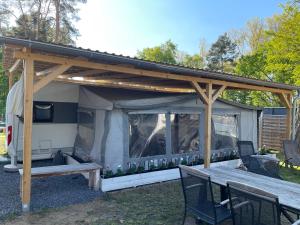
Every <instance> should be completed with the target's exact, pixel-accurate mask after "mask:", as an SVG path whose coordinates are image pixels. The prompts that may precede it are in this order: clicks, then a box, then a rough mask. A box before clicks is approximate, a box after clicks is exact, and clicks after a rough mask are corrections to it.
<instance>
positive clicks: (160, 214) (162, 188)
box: [3, 168, 300, 225]
mask: <svg viewBox="0 0 300 225" xmlns="http://www.w3.org/2000/svg"><path fill="white" fill-rule="evenodd" d="M281 175H282V176H283V177H284V179H286V180H291V181H294V182H299V183H300V171H295V170H293V169H290V168H282V169H281ZM182 215H183V195H182V191H181V185H180V182H179V181H172V182H164V183H160V184H154V185H147V186H144V187H139V188H132V189H127V190H123V191H117V192H111V193H107V194H105V195H104V196H103V197H100V198H98V199H96V200H95V201H93V202H89V203H86V204H77V205H72V206H68V207H64V208H57V209H47V210H43V211H41V212H36V213H32V214H28V215H26V214H25V215H22V216H15V215H12V216H10V218H9V219H8V220H6V221H5V222H3V224H4V225H29V224H30V225H31V224H44V225H54V224H61V225H66V224H78V225H79V224H84V225H119V224H124V225H146V224H149V225H150V224H151V225H156V224H157V225H158V224H161V225H177V224H181V221H182ZM283 220H284V219H283ZM229 224H231V223H229V222H227V223H224V224H223V225H229ZM282 224H283V225H288V224H289V223H287V222H286V221H285V220H284V221H283V223H282ZM186 225H194V220H193V219H192V218H188V220H187V223H186Z"/></svg>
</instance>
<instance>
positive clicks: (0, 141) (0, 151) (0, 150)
mask: <svg viewBox="0 0 300 225" xmlns="http://www.w3.org/2000/svg"><path fill="white" fill-rule="evenodd" d="M6 153H7V151H6V148H5V133H0V155H5V154H6Z"/></svg>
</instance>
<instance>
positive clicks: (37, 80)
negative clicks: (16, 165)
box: [0, 37, 299, 211]
mask: <svg viewBox="0 0 300 225" xmlns="http://www.w3.org/2000/svg"><path fill="white" fill-rule="evenodd" d="M0 43H1V44H2V45H4V56H5V58H4V66H5V68H6V69H7V73H8V76H9V87H12V85H13V80H14V78H13V77H14V74H15V73H16V71H19V72H23V75H24V126H23V133H24V140H23V146H24V147H23V170H24V175H23V180H22V185H21V186H22V190H21V194H22V204H23V210H24V211H28V210H29V208H30V195H31V150H32V149H31V147H32V143H31V142H32V141H31V140H32V111H33V95H34V93H36V92H38V91H39V90H40V89H42V88H43V87H45V86H46V85H47V84H49V83H50V82H52V81H59V82H64V83H76V84H82V85H93V86H106V87H116V88H126V89H136V90H147V91H155V92H174V93H191V92H196V93H197V94H198V95H199V97H200V98H201V100H202V101H203V103H204V105H205V149H204V166H205V167H209V166H210V158H211V121H212V105H213V103H214V102H215V101H216V99H217V98H218V97H219V96H220V94H221V93H222V92H223V91H224V90H225V89H235V90H255V91H264V92H271V93H274V94H275V95H277V96H278V97H279V99H280V101H281V103H282V105H283V106H285V107H286V108H287V110H288V114H287V121H286V124H287V130H288V132H287V138H290V136H291V109H292V96H293V93H294V92H295V91H298V90H299V87H296V86H292V85H286V84H280V83H273V82H268V81H262V80H256V79H249V78H244V77H240V76H236V75H232V74H225V73H219V72H212V71H206V70H197V69H191V68H186V67H181V66H178V65H167V64H160V63H155V62H149V61H144V60H139V59H135V58H129V57H124V56H119V55H113V54H108V53H103V52H98V51H91V50H89V49H81V48H75V47H70V46H64V45H55V44H50V43H43V42H38V41H30V40H23V39H17V38H8V37H0Z"/></svg>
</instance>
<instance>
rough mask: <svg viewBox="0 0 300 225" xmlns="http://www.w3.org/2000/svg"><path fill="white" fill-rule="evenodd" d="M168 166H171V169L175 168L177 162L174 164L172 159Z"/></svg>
mask: <svg viewBox="0 0 300 225" xmlns="http://www.w3.org/2000/svg"><path fill="white" fill-rule="evenodd" d="M168 168H169V169H172V168H175V164H174V163H173V162H172V161H170V162H169V163H168Z"/></svg>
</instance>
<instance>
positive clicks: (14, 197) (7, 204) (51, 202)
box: [0, 160, 102, 219]
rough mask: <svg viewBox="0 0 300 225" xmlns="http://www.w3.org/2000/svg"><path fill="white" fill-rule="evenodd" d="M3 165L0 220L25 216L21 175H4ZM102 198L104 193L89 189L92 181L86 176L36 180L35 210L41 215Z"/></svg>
mask: <svg viewBox="0 0 300 225" xmlns="http://www.w3.org/2000/svg"><path fill="white" fill-rule="evenodd" d="M51 163H52V162H51V161H49V160H47V161H36V162H33V165H32V167H39V166H49V165H51ZM3 165H4V163H0V219H3V218H5V217H7V216H9V215H12V214H20V213H21V209H22V208H21V207H22V205H21V198H20V189H19V187H20V182H19V179H20V177H19V174H18V173H7V172H4V171H3ZM101 195H102V192H101V191H97V192H95V191H93V190H90V189H89V188H88V181H87V180H86V179H85V178H84V177H83V176H82V175H67V176H58V177H49V178H43V179H33V180H32V193H31V209H32V210H33V211H39V210H42V209H46V208H56V207H62V206H68V205H72V204H76V203H85V202H89V201H91V200H94V199H95V198H97V197H100V196H101Z"/></svg>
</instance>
